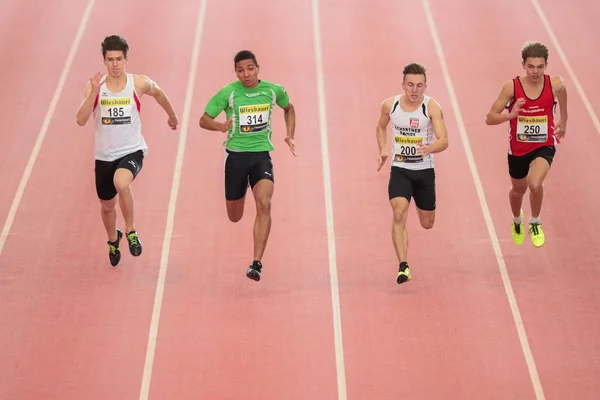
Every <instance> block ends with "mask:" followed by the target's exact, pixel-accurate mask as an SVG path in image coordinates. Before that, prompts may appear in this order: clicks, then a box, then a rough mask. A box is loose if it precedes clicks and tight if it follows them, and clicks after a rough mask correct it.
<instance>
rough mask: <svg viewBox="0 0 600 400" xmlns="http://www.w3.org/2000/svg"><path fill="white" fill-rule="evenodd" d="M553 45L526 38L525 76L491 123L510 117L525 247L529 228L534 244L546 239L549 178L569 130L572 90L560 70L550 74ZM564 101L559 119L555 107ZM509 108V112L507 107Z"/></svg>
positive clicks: (518, 224) (514, 226)
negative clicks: (543, 217)
mask: <svg viewBox="0 0 600 400" xmlns="http://www.w3.org/2000/svg"><path fill="white" fill-rule="evenodd" d="M549 54H550V52H549V49H548V47H547V46H546V45H545V44H543V43H541V42H535V41H534V42H526V43H525V45H524V46H523V48H522V49H521V65H522V67H523V69H524V71H525V74H524V75H521V76H516V77H514V78H512V79H510V80H508V81H506V82H505V83H504V84H503V85H502V88H501V89H500V93H499V94H498V97H497V98H496V99H495V100H494V102H493V103H492V106H491V107H490V109H489V111H488V113H487V115H486V119H485V122H486V124H487V125H499V124H503V123H505V122H508V128H509V141H508V174H509V176H510V183H511V185H510V186H511V187H510V190H509V192H508V202H509V206H510V211H511V214H512V221H511V224H510V229H511V235H512V238H513V242H514V243H515V244H516V245H517V246H521V245H522V244H523V242H524V240H525V234H526V233H527V232H528V233H529V237H530V239H531V243H532V244H533V246H534V247H536V248H539V247H542V246H543V245H544V244H545V243H546V233H545V232H544V230H543V229H542V221H541V213H542V206H543V202H544V182H545V180H546V178H547V177H548V174H549V173H550V166H551V165H552V162H553V160H554V157H555V154H556V145H557V144H558V143H560V140H562V139H564V137H565V134H566V131H567V119H568V112H567V103H568V102H567V89H566V85H565V81H564V79H563V78H562V76H560V75H555V76H551V75H548V74H546V68H547V67H548V56H549ZM557 102H558V106H559V115H558V116H559V118H556V116H555V115H554V112H555V110H556V103H557ZM504 110H507V111H508V112H504ZM527 191H529V207H530V213H531V214H530V217H529V221H528V224H527V225H528V227H529V229H527V230H526V229H525V226H526V225H525V212H524V210H523V198H524V197H525V194H526V193H527Z"/></svg>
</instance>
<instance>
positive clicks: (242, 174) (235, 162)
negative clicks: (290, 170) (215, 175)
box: [225, 150, 275, 201]
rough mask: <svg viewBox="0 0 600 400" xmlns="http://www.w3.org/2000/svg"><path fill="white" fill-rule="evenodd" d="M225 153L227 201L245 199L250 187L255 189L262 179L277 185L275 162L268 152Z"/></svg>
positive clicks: (229, 151) (228, 151)
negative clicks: (274, 172)
mask: <svg viewBox="0 0 600 400" xmlns="http://www.w3.org/2000/svg"><path fill="white" fill-rule="evenodd" d="M225 152H226V155H225V199H227V200H228V201H236V200H240V199H243V198H244V197H245V196H246V191H247V189H248V186H250V188H251V189H254V186H256V184H257V183H258V182H259V181H260V180H262V179H267V180H270V181H271V182H273V183H275V179H274V178H275V177H274V176H273V162H272V160H271V155H270V154H269V152H268V151H258V152H252V153H250V152H239V151H231V150H225Z"/></svg>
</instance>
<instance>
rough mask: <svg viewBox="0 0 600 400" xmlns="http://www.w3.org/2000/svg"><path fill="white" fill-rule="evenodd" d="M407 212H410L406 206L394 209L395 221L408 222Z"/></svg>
mask: <svg viewBox="0 0 600 400" xmlns="http://www.w3.org/2000/svg"><path fill="white" fill-rule="evenodd" d="M407 214H408V209H405V208H397V209H394V223H395V224H404V223H406V217H407Z"/></svg>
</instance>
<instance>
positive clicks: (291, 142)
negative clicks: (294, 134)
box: [284, 136, 297, 156]
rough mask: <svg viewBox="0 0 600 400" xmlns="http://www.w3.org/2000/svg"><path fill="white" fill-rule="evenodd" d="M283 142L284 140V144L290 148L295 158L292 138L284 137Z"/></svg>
mask: <svg viewBox="0 0 600 400" xmlns="http://www.w3.org/2000/svg"><path fill="white" fill-rule="evenodd" d="M284 140H285V142H286V143H287V145H288V146H289V148H290V150H291V152H292V154H293V155H294V156H297V154H296V144H295V143H294V139H292V138H291V137H289V136H286V137H285V139H284Z"/></svg>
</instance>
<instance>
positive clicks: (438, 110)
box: [421, 99, 448, 156]
mask: <svg viewBox="0 0 600 400" xmlns="http://www.w3.org/2000/svg"><path fill="white" fill-rule="evenodd" d="M427 109H428V110H427V111H428V113H429V119H431V125H432V126H433V132H434V133H435V137H436V138H437V140H436V141H435V142H434V143H433V144H430V145H429V146H421V152H422V153H423V155H424V156H426V155H427V154H431V153H439V152H440V151H444V150H446V149H447V148H448V129H447V128H446V122H444V112H443V111H442V107H440V105H439V104H438V102H437V101H435V100H434V99H430V100H429V104H428V106H427Z"/></svg>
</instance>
